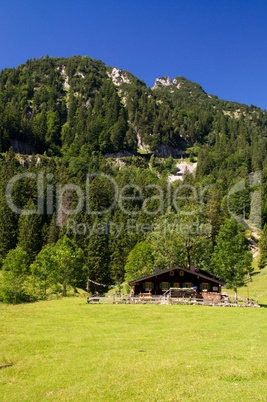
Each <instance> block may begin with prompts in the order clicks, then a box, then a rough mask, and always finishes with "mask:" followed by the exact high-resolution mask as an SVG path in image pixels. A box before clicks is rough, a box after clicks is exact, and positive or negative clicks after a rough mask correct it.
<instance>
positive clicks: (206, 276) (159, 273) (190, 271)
mask: <svg viewBox="0 0 267 402" xmlns="http://www.w3.org/2000/svg"><path fill="white" fill-rule="evenodd" d="M176 270H179V271H184V272H188V273H190V274H192V275H195V276H200V277H201V278H203V279H207V280H209V281H212V282H216V283H218V284H220V285H222V284H223V282H222V281H220V280H219V279H218V278H216V277H215V275H213V274H210V273H209V272H207V274H203V273H202V272H203V271H197V270H196V271H192V270H189V269H185V268H182V267H178V266H177V267H174V268H170V269H165V270H164V271H159V272H157V273H154V274H152V275H148V276H144V277H143V278H139V279H135V280H134V281H130V282H129V285H131V284H134V283H136V282H141V281H144V280H146V279H151V278H154V277H156V276H160V275H163V274H166V273H167V272H170V271H176Z"/></svg>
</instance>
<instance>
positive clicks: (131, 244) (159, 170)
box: [0, 56, 267, 297]
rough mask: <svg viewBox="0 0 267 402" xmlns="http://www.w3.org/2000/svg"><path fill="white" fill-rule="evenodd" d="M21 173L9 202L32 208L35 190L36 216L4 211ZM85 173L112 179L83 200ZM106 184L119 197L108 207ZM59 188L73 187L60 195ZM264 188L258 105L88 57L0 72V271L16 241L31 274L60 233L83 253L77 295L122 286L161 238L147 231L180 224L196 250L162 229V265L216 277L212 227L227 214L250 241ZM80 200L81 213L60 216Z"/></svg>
mask: <svg viewBox="0 0 267 402" xmlns="http://www.w3.org/2000/svg"><path fill="white" fill-rule="evenodd" d="M185 157H188V159H187V162H186V163H184V162H185V161H182V163H180V162H181V161H180V159H185ZM178 159H179V160H178ZM196 162H197V167H196ZM189 164H191V165H192V169H189V170H188V169H186V167H188V166H191V165H189ZM179 169H180V171H179ZM179 172H180V173H179ZM21 173H22V177H24V178H23V179H21V180H18V181H16V182H15V184H14V186H13V187H12V200H13V204H16V205H17V206H18V207H19V208H20V209H23V208H24V209H32V208H33V207H34V206H36V204H37V200H39V198H38V197H39V195H40V194H39V192H40V188H41V189H43V194H42V197H43V198H42V202H43V204H44V208H43V209H42V206H41V207H40V205H39V207H40V209H39V210H41V213H40V214H36V215H29V216H27V215H23V214H16V213H14V210H13V211H12V210H11V209H10V208H9V207H8V205H7V201H8V197H6V189H7V185H8V183H9V181H10V180H12V178H13V177H14V176H16V175H17V174H21ZM88 173H93V174H96V173H97V174H98V173H103V174H105V175H106V177H109V179H108V180H106V179H105V178H103V177H100V176H94V177H93V179H92V183H91V187H90V200H89V201H88V203H87V204H86V202H87V200H86V202H84V199H83V197H85V195H86V197H87V195H88V192H87V190H88V188H87V182H86V177H87V176H86V175H87V174H88ZM25 174H26V176H25ZM27 174H29V175H27ZM181 176H182V179H183V181H182V180H180V178H181ZM26 177H28V178H26ZM32 177H34V178H37V177H38V180H39V181H38V180H33V179H30V178H32ZM42 180H43V181H42ZM40 182H41V183H42V185H41V186H40V185H39V184H40ZM114 183H116V186H117V190H118V191H119V192H121V194H122V195H123V197H122V199H123V201H121V200H120V201H119V200H118V199H117V200H115V201H117V202H115V203H113V201H114V199H115V198H116V197H115V194H114ZM67 184H71V186H72V189H73V188H74V189H75V191H78V190H77V188H79V191H78V192H76V194H75V191H66V193H65V194H64V195H63V196H62V197H61V193H60V190H61V189H62V188H64V186H65V185H67ZM38 186H39V187H38ZM42 186H43V187H42ZM238 186H239V187H238ZM192 192H193V193H192ZM266 193H267V114H266V111H263V110H261V109H260V108H258V107H255V106H253V105H251V106H247V105H241V104H238V103H236V102H228V101H225V100H221V99H219V98H217V97H216V96H214V95H209V94H207V93H206V92H205V90H204V89H203V88H202V87H201V85H199V84H197V83H194V82H192V81H189V80H187V79H186V78H184V77H181V76H177V77H176V78H174V79H173V80H172V79H170V78H169V77H161V78H158V79H156V81H155V85H154V86H153V87H152V88H149V87H147V86H146V84H145V83H144V82H143V81H142V80H140V79H139V78H137V77H135V76H134V75H132V74H131V73H129V72H127V71H124V70H121V69H119V68H117V67H110V66H106V65H105V64H104V63H103V62H101V61H98V60H94V59H90V58H89V57H80V56H74V57H71V58H52V57H44V58H41V59H39V60H34V59H33V60H27V61H26V63H25V64H22V65H20V66H18V67H17V68H14V69H4V70H3V71H1V72H0V213H1V216H2V219H1V221H0V263H1V264H2V262H3V261H4V260H5V258H6V256H7V255H8V253H9V252H10V250H13V249H15V248H16V247H17V246H19V247H21V248H22V249H23V250H24V251H26V252H27V253H28V256H29V267H28V272H27V274H28V275H30V273H31V272H30V266H31V265H30V264H31V263H33V262H34V261H35V260H36V258H37V256H38V255H39V253H40V252H41V251H42V250H43V249H47V247H48V248H49V247H52V245H54V244H57V242H58V241H59V240H62V239H63V238H64V236H65V235H67V236H68V238H70V239H71V241H72V242H73V244H72V246H73V247H74V245H75V246H76V247H77V248H78V249H79V252H80V251H81V254H82V257H83V263H82V264H81V265H80V266H79V268H77V269H76V271H75V272H73V273H72V274H73V276H72V277H71V279H70V282H71V285H73V286H78V287H81V288H84V287H85V284H86V280H87V278H88V277H90V278H91V279H93V280H95V281H97V282H99V283H104V284H107V285H109V284H114V283H122V282H123V281H124V279H125V278H124V276H125V266H126V264H127V261H128V258H129V255H130V253H131V252H132V250H133V249H135V247H136V246H138V245H140V244H141V246H144V247H148V249H149V247H152V246H151V244H152V243H153V242H154V243H155V242H157V241H160V242H161V243H162V236H159V237H158V239H157V238H155V237H153V236H154V235H153V233H154V230H155V228H156V227H159V228H161V229H162V227H163V226H164V219H166V220H167V221H168V220H169V221H171V223H173V222H176V220H175V219H176V218H177V217H179V219H180V220H181V221H182V222H183V220H185V222H184V223H183V224H185V225H186V227H187V228H189V229H188V230H189V232H190V236H191V235H192V237H193V240H192V241H193V245H191V244H190V245H189V246H187V245H186V241H185V242H184V243H183V244H182V243H181V241H182V240H181V239H180V238H182V236H181V235H180V232H179V236H177V237H175V242H177V243H175V242H174V241H173V236H171V235H170V234H169V237H168V236H166V238H165V239H164V241H165V243H166V244H167V245H168V246H169V247H170V250H169V249H168V247H166V250H161V251H162V254H161V257H160V260H159V265H160V266H161V268H162V269H164V267H169V266H170V265H171V264H178V263H179V264H181V265H182V266H187V265H188V264H189V265H190V264H191V263H194V264H196V266H199V267H200V268H201V269H206V270H210V271H212V270H213V266H212V263H211V261H212V254H213V251H214V247H215V245H216V242H217V239H218V235H219V232H220V229H221V227H222V226H223V225H224V223H225V222H227V221H229V219H230V218H231V216H234V217H235V219H236V220H237V221H239V222H241V223H243V225H245V226H246V229H247V233H246V235H247V237H250V231H251V230H256V231H258V232H260V231H261V229H262V228H263V227H264V225H265V224H266V223H267V195H266ZM81 194H82V195H81ZM140 194H141V196H140ZM192 195H193V196H192ZM79 196H80V198H81V199H82V202H81V205H79V208H78V209H79V210H78V211H77V213H73V214H72V215H71V216H68V213H65V212H64V211H66V210H68V209H72V208H74V209H75V205H77V199H78V198H79ZM10 197H11V196H10ZM127 197H128V198H127ZM175 197H176V199H175ZM170 199H171V201H172V202H171V203H170ZM159 204H160V205H159ZM110 205H113V207H112V208H110V209H109V207H110ZM99 210H100V211H106V213H103V214H98V212H99ZM184 210H186V213H185V214H183V211H184ZM181 211H182V212H181ZM192 211H193V214H191V212H192ZM182 215H185V216H182ZM191 215H194V216H191ZM190 216H191V217H190ZM172 220H173V221H172ZM195 226H196V227H197V231H196V233H192V232H193V231H192V228H193V227H195ZM203 227H204V228H206V229H205V230H204V231H202V228H203ZM165 234H166V233H165ZM266 239H267V236H266ZM179 242H180V243H179ZM194 242H196V243H194ZM154 243H153V244H154ZM265 243H266V240H265ZM148 244H149V245H148ZM194 244H198V246H195V245H194ZM156 245H157V246H158V244H156ZM141 246H140V247H141ZM153 247H154V246H153ZM186 247H187V250H185V248H186ZM182 249H183V251H181V252H180V254H179V252H178V251H179V250H182ZM177 250H178V251H177ZM201 250H204V252H202V251H201ZM266 250H267V246H266ZM150 251H151V250H150ZM189 251H190V252H189ZM146 252H147V250H146ZM154 252H155V250H154ZM164 253H165V254H164ZM148 254H149V253H148ZM150 254H151V253H150ZM266 254H267V252H266ZM150 257H151V255H150ZM153 258H154V254H153V256H152V257H151V260H150V262H151V264H152V262H153V263H154V262H155V260H153ZM156 258H159V256H158V255H157V256H156ZM266 261H267V260H266ZM186 264H187V265H186ZM264 264H265V262H264V261H263V266H264ZM147 265H148V266H147V267H146V269H147V270H149V269H151V266H149V264H147ZM91 290H92V291H94V290H96V288H95V287H93V286H92V289H91ZM0 297H1V296H0Z"/></svg>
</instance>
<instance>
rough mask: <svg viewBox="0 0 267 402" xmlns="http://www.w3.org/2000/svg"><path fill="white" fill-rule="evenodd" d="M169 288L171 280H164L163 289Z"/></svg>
mask: <svg viewBox="0 0 267 402" xmlns="http://www.w3.org/2000/svg"><path fill="white" fill-rule="evenodd" d="M168 289H169V282H162V290H168Z"/></svg>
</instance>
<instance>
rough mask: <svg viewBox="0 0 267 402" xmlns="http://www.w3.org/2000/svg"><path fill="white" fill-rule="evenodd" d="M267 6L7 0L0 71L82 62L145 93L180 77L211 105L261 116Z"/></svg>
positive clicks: (0, 22) (237, 0) (235, 0)
mask: <svg viewBox="0 0 267 402" xmlns="http://www.w3.org/2000/svg"><path fill="white" fill-rule="evenodd" d="M266 16H267V2H266V1H265V0H261V1H257V0H255V1H254V2H252V1H245V0H243V1H241V0H231V1H229V0H214V1H213V0H198V1H196V0H187V1H185V0H184V1H180V0H176V1H168V0H167V1H161V0H153V1H152V0H142V1H139V0H135V1H133V0H132V1H127V0H124V1H121V0H116V1H115V0H113V1H110V0H106V1H103V0H98V1H90V0H86V1H85V0H76V1H75V2H74V1H69V0H64V1H63V0H54V1H51V0H46V1H45V2H41V1H39V0H35V1H34V0H24V1H23V2H22V1H21V0H20V1H19V0H9V1H8V2H7V0H6V1H2V2H1V3H0V35H1V41H0V69H3V68H5V67H16V66H17V65H19V64H23V63H24V62H25V61H26V60H27V59H29V58H34V57H35V58H39V57H41V56H46V55H47V54H48V55H49V56H53V57H69V56H73V55H82V56H83V55H87V56H89V57H91V58H95V59H99V60H102V61H103V62H104V63H105V64H107V65H111V66H116V67H119V68H123V69H125V70H127V71H130V72H131V73H132V74H134V75H136V76H137V77H139V78H141V79H143V80H144V81H145V82H146V84H147V85H149V86H152V85H153V84H154V81H155V79H156V78H159V77H161V76H167V75H168V76H170V77H171V78H172V79H173V78H174V77H176V76H179V75H182V76H184V77H186V78H188V79H190V80H192V81H195V82H197V83H199V84H200V85H202V87H203V89H204V90H205V91H206V92H207V93H209V94H214V95H217V96H218V97H219V98H222V99H227V100H235V101H237V102H241V103H246V104H248V105H250V104H253V105H257V106H260V107H261V108H263V109H267V80H266V73H267V23H266Z"/></svg>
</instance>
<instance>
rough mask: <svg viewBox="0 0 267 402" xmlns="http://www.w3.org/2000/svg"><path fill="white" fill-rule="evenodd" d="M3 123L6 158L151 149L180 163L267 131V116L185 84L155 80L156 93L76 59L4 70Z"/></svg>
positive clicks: (120, 73) (0, 85)
mask: <svg viewBox="0 0 267 402" xmlns="http://www.w3.org/2000/svg"><path fill="white" fill-rule="evenodd" d="M0 116H1V119H0V133H1V141H0V146H1V148H0V149H1V150H2V152H5V151H6V150H8V148H9V146H10V145H13V149H14V150H15V151H20V152H23V153H32V152H35V153H43V152H47V153H48V155H62V154H66V153H67V154H68V155H72V156H76V155H77V152H78V150H79V149H80V148H81V147H85V148H86V150H87V151H88V152H93V151H100V152H101V153H102V154H105V153H112V152H123V151H129V152H135V151H136V150H137V148H141V149H142V148H143V149H144V148H145V149H147V150H148V151H150V152H151V151H152V152H155V153H156V154H159V155H160V154H163V155H164V156H165V155H166V156H169V155H170V154H172V156H174V157H175V156H178V155H179V156H180V154H179V153H178V151H179V150H180V151H181V150H185V149H186V148H187V147H192V146H194V147H195V148H196V144H204V143H206V144H209V145H211V146H212V145H213V144H215V143H217V142H218V140H219V139H218V136H219V137H222V136H223V137H224V138H223V139H222V138H220V141H222V140H223V141H224V142H227V140H228V139H230V138H231V139H232V140H233V139H234V140H236V137H237V136H238V135H239V134H240V132H242V135H243V137H244V138H243V139H241V140H243V141H248V140H249V142H251V141H252V140H253V138H252V137H253V136H255V135H256V136H257V140H258V139H260V138H261V137H265V135H266V130H267V128H266V124H267V123H266V122H267V117H266V112H264V111H262V110H260V109H259V108H257V107H255V106H250V107H248V106H246V105H240V104H238V103H235V102H227V101H224V100H220V99H218V98H217V97H216V96H213V95H207V94H206V93H205V91H204V90H203V89H202V87H201V86H200V85H199V84H196V83H193V82H191V81H189V80H187V79H186V78H184V77H179V76H178V77H176V78H175V79H174V80H173V81H172V80H171V79H170V78H169V77H165V78H159V79H156V82H155V85H154V86H153V88H152V89H151V88H148V87H147V86H146V85H145V83H144V82H143V81H141V80H140V79H138V78H136V77H134V76H133V75H132V74H131V73H129V72H126V71H124V70H120V69H118V68H116V67H114V68H112V67H107V66H105V65H104V63H103V62H101V61H97V60H92V59H90V58H89V57H78V56H74V57H71V58H67V59H65V58H49V57H44V58H41V59H39V60H27V62H26V63H25V64H22V65H20V66H18V67H17V68H16V69H4V70H3V71H2V72H1V73H0ZM233 137H234V138H233ZM162 145H163V146H169V148H167V150H166V148H164V147H163V148H162V147H161V148H160V146H162ZM233 145H234V144H232V146H233ZM249 145H250V144H249ZM263 145H264V150H266V144H265V143H263ZM195 151H196V149H195Z"/></svg>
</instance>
